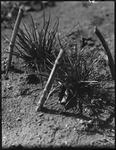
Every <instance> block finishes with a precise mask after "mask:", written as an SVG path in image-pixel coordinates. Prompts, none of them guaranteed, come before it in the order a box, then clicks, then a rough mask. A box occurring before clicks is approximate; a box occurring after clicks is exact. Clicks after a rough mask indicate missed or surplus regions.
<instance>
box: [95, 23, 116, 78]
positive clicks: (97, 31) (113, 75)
mask: <svg viewBox="0 0 116 150" xmlns="http://www.w3.org/2000/svg"><path fill="white" fill-rule="evenodd" d="M94 32H95V33H96V35H97V36H98V38H99V39H100V41H101V43H102V45H103V47H104V49H105V51H106V54H107V56H108V60H109V67H110V71H111V74H112V79H113V80H115V71H114V69H115V64H114V61H113V58H112V55H111V52H110V49H109V47H108V45H107V43H106V41H105V39H104V37H103V36H102V34H101V33H100V31H99V30H98V28H97V27H96V26H95V28H94Z"/></svg>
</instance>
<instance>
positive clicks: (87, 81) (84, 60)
mask: <svg viewBox="0 0 116 150" xmlns="http://www.w3.org/2000/svg"><path fill="white" fill-rule="evenodd" d="M69 44H71V43H69ZM69 49H70V48H69ZM107 67H108V64H107V62H106V60H105V58H104V57H103V56H102V55H101V53H100V52H99V51H98V50H97V49H96V47H95V46H92V47H88V45H87V44H86V46H84V47H83V48H80V49H79V47H78V45H73V48H72V49H70V53H68V52H65V54H64V58H63V61H62V63H61V65H60V67H59V70H58V72H57V77H56V79H57V81H58V82H59V83H60V84H59V85H58V86H57V87H56V88H55V89H54V90H53V91H52V92H51V93H50V94H51V95H52V94H53V93H54V92H56V91H57V92H58V93H59V95H58V97H59V100H58V101H59V103H60V104H61V105H63V106H64V108H65V110H69V109H73V108H76V109H77V108H78V109H79V111H80V113H81V114H82V113H84V110H89V111H91V112H92V114H93V115H94V116H99V115H100V114H101V113H103V112H104V109H105V108H106V105H109V106H111V107H112V106H113V103H112V102H110V101H109V100H107V96H106V95H108V93H107V90H106V89H104V88H103V86H102V82H103V81H105V80H107V78H106V77H105V70H107ZM107 108H108V107H107Z"/></svg>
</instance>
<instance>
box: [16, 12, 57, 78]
mask: <svg viewBox="0 0 116 150" xmlns="http://www.w3.org/2000/svg"><path fill="white" fill-rule="evenodd" d="M30 19H31V27H30V28H29V27H28V26H27V25H26V24H25V23H23V28H19V30H18V33H17V38H16V44H15V48H16V50H15V51H14V52H13V55H15V56H16V57H18V58H21V59H22V60H23V63H24V64H26V65H27V66H28V67H29V68H31V69H32V70H33V71H34V72H35V71H36V72H37V73H38V74H40V75H41V77H42V74H43V73H48V74H49V73H50V71H51V69H52V66H53V63H54V61H55V55H54V52H55V51H54V50H55V44H56V33H57V31H58V25H59V20H58V19H57V20H56V21H55V23H54V25H53V27H52V28H50V19H51V16H50V15H49V17H48V20H47V19H46V17H45V13H44V17H43V26H42V28H41V29H39V28H38V26H37V25H36V24H35V23H34V20H33V18H32V16H31V15H30ZM47 77H48V76H47Z"/></svg>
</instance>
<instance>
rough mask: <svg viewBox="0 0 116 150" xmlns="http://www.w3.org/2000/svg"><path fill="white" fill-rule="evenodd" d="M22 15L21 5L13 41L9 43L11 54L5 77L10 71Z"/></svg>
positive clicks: (12, 37)
mask: <svg viewBox="0 0 116 150" xmlns="http://www.w3.org/2000/svg"><path fill="white" fill-rule="evenodd" d="M22 16H23V8H22V6H21V7H20V9H19V12H18V16H17V19H16V22H15V25H14V30H13V33H12V36H11V41H10V44H9V52H10V54H9V60H8V66H7V70H6V75H5V77H7V75H8V71H9V69H10V67H11V61H12V55H13V48H14V44H15V40H16V35H17V32H18V29H19V25H20V22H21V18H22Z"/></svg>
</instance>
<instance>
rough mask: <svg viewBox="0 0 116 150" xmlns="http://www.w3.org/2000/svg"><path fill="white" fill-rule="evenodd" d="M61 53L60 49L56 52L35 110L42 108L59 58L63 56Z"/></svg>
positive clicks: (62, 51) (59, 60)
mask: <svg viewBox="0 0 116 150" xmlns="http://www.w3.org/2000/svg"><path fill="white" fill-rule="evenodd" d="M63 54H64V50H63V49H61V50H60V52H59V54H58V57H57V58H56V60H55V63H54V66H53V68H52V71H51V73H50V75H49V78H48V81H47V83H46V85H45V88H44V90H43V91H42V93H41V96H40V100H39V102H38V106H37V108H36V111H39V110H41V108H42V106H43V104H44V102H45V100H46V98H47V95H48V93H49V91H50V89H51V86H52V83H53V81H54V79H55V75H56V72H57V69H58V66H59V64H60V62H61V60H62V58H63Z"/></svg>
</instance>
